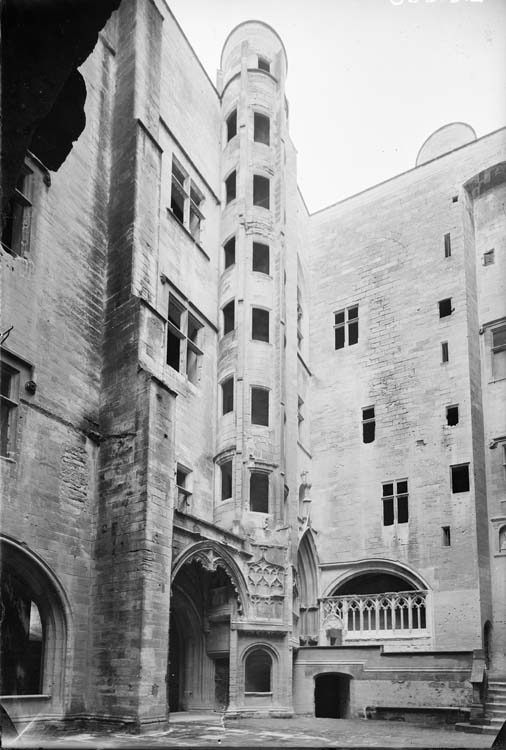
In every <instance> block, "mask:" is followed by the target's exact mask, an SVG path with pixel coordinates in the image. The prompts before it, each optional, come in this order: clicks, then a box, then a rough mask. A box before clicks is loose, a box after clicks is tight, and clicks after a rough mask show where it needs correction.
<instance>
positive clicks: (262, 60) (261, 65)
mask: <svg viewBox="0 0 506 750" xmlns="http://www.w3.org/2000/svg"><path fill="white" fill-rule="evenodd" d="M257 67H258V69H259V70H266V71H267V72H268V73H270V72H271V64H270V62H269V60H267V58H266V57H260V55H258V63H257Z"/></svg>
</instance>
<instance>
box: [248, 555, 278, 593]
mask: <svg viewBox="0 0 506 750" xmlns="http://www.w3.org/2000/svg"><path fill="white" fill-rule="evenodd" d="M284 576H285V571H284V568H283V567H282V566H281V565H276V564H275V563H271V562H269V561H268V560H266V559H265V549H263V552H262V557H261V558H260V559H259V560H257V561H256V562H253V563H249V565H248V583H250V584H251V593H252V595H254V594H256V595H257V596H272V595H276V594H278V595H279V594H283V592H284V587H285V586H284Z"/></svg>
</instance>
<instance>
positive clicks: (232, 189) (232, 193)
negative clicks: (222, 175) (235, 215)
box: [225, 169, 237, 203]
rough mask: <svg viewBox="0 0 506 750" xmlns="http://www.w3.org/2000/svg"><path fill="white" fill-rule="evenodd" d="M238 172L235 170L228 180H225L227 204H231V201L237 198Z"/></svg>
mask: <svg viewBox="0 0 506 750" xmlns="http://www.w3.org/2000/svg"><path fill="white" fill-rule="evenodd" d="M236 182H237V180H236V171H235V169H234V171H233V172H231V173H230V174H229V176H228V177H227V179H226V180H225V202H226V203H230V201H233V200H235V197H236Z"/></svg>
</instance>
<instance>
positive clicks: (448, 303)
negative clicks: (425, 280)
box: [438, 297, 453, 318]
mask: <svg viewBox="0 0 506 750" xmlns="http://www.w3.org/2000/svg"><path fill="white" fill-rule="evenodd" d="M438 305H439V317H440V318H446V317H448V315H451V314H452V312H453V310H452V298H451V297H448V298H447V299H442V300H440V301H439V302H438Z"/></svg>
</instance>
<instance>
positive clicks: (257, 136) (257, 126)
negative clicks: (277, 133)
mask: <svg viewBox="0 0 506 750" xmlns="http://www.w3.org/2000/svg"><path fill="white" fill-rule="evenodd" d="M270 125H271V123H270V120H269V118H268V117H267V116H266V115H261V114H260V112H255V113H254V114H253V140H255V141H256V142H257V143H265V145H266V146H268V145H269V144H270Z"/></svg>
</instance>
